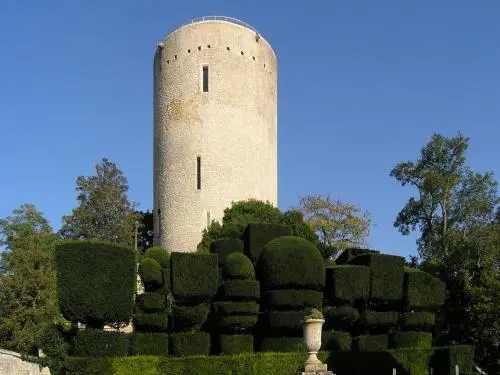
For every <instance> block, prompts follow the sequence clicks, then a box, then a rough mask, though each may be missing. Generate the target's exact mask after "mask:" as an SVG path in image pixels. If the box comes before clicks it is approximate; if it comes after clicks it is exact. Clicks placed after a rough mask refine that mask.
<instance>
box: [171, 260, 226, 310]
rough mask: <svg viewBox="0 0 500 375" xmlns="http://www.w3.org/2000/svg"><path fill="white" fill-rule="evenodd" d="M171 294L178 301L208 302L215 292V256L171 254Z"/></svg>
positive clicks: (216, 274) (216, 269)
mask: <svg viewBox="0 0 500 375" xmlns="http://www.w3.org/2000/svg"><path fill="white" fill-rule="evenodd" d="M171 262H172V271H171V272H172V292H173V295H174V297H175V298H176V300H178V301H185V300H188V301H199V302H208V301H210V299H211V298H212V297H213V296H214V295H215V293H216V292H217V287H218V268H217V255H215V254H192V253H172V255H171Z"/></svg>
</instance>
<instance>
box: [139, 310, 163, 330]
mask: <svg viewBox="0 0 500 375" xmlns="http://www.w3.org/2000/svg"><path fill="white" fill-rule="evenodd" d="M168 321H169V314H168V313H165V312H162V313H152V314H134V318H133V320H132V323H133V324H134V330H135V331H145V332H164V331H166V330H167V329H168Z"/></svg>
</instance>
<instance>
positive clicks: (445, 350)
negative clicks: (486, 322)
mask: <svg viewBox="0 0 500 375" xmlns="http://www.w3.org/2000/svg"><path fill="white" fill-rule="evenodd" d="M473 361H474V347H473V346H472V345H454V346H449V347H440V348H434V353H433V355H432V358H431V361H430V362H431V367H432V368H434V373H435V374H446V375H455V366H457V365H458V367H459V370H460V373H461V374H471V373H472V365H473Z"/></svg>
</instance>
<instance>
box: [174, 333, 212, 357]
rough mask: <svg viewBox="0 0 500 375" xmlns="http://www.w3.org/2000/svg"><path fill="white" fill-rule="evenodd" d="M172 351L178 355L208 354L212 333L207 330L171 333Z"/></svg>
mask: <svg viewBox="0 0 500 375" xmlns="http://www.w3.org/2000/svg"><path fill="white" fill-rule="evenodd" d="M170 353H171V354H172V355H176V356H188V355H208V354H209V353H210V335H209V334H208V333H206V332H182V333H172V334H171V335H170Z"/></svg>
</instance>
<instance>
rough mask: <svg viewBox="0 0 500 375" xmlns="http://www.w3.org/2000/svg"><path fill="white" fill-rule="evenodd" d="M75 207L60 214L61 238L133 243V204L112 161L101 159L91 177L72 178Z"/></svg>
mask: <svg viewBox="0 0 500 375" xmlns="http://www.w3.org/2000/svg"><path fill="white" fill-rule="evenodd" d="M76 191H77V192H78V197H77V200H78V202H79V205H78V207H76V208H74V209H73V212H72V213H71V215H69V216H64V217H63V221H64V224H63V226H62V227H61V229H60V234H61V236H62V237H63V238H65V239H73V240H80V239H87V240H91V239H98V240H106V241H110V242H113V243H118V244H123V245H127V246H129V247H133V245H134V240H133V239H134V230H135V222H136V221H137V220H139V219H140V217H139V215H137V214H135V213H134V204H133V203H131V202H130V201H129V199H128V197H127V192H128V183H127V178H126V177H125V175H124V174H123V173H122V171H120V170H119V169H118V168H117V166H116V164H114V163H113V162H111V161H110V160H108V159H106V158H103V159H102V160H101V162H100V163H99V164H97V165H96V175H95V176H88V177H84V176H79V177H78V178H77V179H76Z"/></svg>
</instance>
